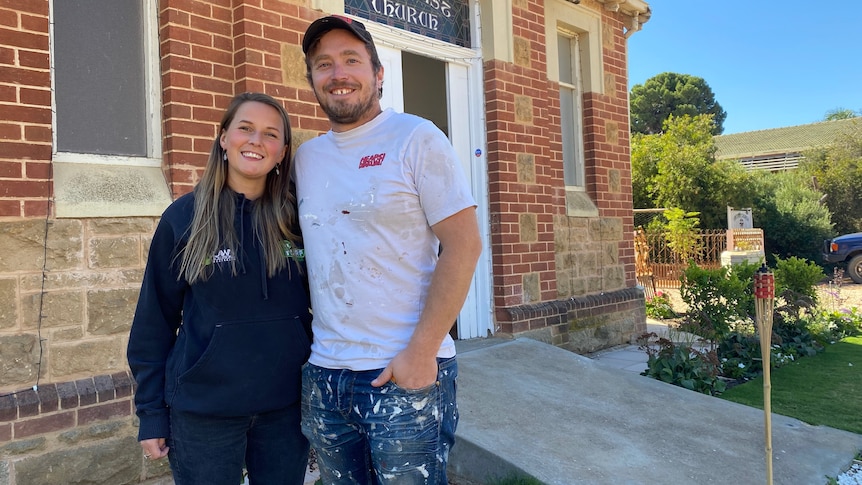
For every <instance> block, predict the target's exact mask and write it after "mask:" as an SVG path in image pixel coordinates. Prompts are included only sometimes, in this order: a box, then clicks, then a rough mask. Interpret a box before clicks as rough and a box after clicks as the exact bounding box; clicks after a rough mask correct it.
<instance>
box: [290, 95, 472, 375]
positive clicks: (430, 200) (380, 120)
mask: <svg viewBox="0 0 862 485" xmlns="http://www.w3.org/2000/svg"><path fill="white" fill-rule="evenodd" d="M295 177H296V182H297V199H298V205H299V218H300V225H301V227H302V234H303V239H304V245H305V252H306V260H307V263H308V275H309V280H310V286H311V304H312V309H313V312H314V323H313V327H314V341H313V343H312V346H311V358H310V359H309V361H310V362H311V363H312V364H314V365H318V366H321V367H327V368H334V369H351V370H370V369H379V368H383V367H385V366H386V365H387V364H389V361H390V360H391V359H392V358H393V357H394V356H395V355H396V354H397V353H398V352H399V351H401V350H402V349H403V348H404V347H406V345H407V342H408V341H409V340H410V337H411V335H412V334H413V329H414V328H415V326H416V324H417V322H418V321H419V316H420V313H421V312H422V308H423V305H424V302H425V297H426V295H427V292H428V286H429V284H430V283H431V275H432V273H433V271H434V267H435V264H436V262H437V254H438V249H439V241H438V240H437V238H436V237H435V236H434V233H433V232H432V231H431V227H430V226H432V225H434V224H436V223H438V222H440V221H442V220H443V219H446V218H447V217H449V216H451V215H454V214H456V213H457V212H460V211H461V210H463V209H466V208H469V207H474V206H475V205H476V203H475V202H474V200H473V196H472V195H471V192H470V187H469V185H468V183H467V181H466V178H465V176H464V174H463V172H462V169H461V167H460V164H459V162H458V159H457V156H456V154H455V151H454V150H453V148H452V145H451V144H450V142H449V140H448V139H447V138H446V136H445V135H444V134H443V133H442V132H441V131H440V130H439V129H438V128H437V127H436V126H434V124H433V123H431V122H430V121H427V120H425V119H423V118H419V117H417V116H413V115H408V114H402V113H396V112H394V111H392V110H386V111H384V112H383V113H381V114H380V115H378V116H377V117H376V118H374V119H373V120H372V121H370V122H368V123H366V124H364V125H362V126H360V127H358V128H355V129H353V130H350V131H347V132H343V133H334V132H332V131H330V132H328V133H326V134H325V135H323V136H320V137H318V138H315V139H313V140H309V141H307V142H305V143H304V144H303V145H302V146H300V148H299V150H297V153H296V173H295ZM437 355H438V357H451V356H454V355H455V344H454V342H453V341H452V339H451V338H450V337H448V336H447V337H446V339H445V340H444V342H443V344H442V345H441V348H440V351H439V352H438V354H437Z"/></svg>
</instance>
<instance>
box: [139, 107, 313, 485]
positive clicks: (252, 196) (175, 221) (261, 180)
mask: <svg viewBox="0 0 862 485" xmlns="http://www.w3.org/2000/svg"><path fill="white" fill-rule="evenodd" d="M289 163H290V123H289V120H288V117H287V113H286V112H285V110H284V108H283V107H282V106H281V105H280V104H279V103H278V102H277V101H276V100H275V99H273V98H272V97H270V96H267V95H265V94H260V93H244V94H240V95H238V96H236V97H235V98H234V99H233V100H232V101H231V103H230V106H229V107H228V109H227V111H226V112H225V114H224V117H223V119H222V121H221V124H220V125H219V135H218V137H217V138H216V139H215V141H214V142H213V147H212V150H211V153H210V156H209V160H208V162H207V166H206V168H205V169H204V173H203V176H202V178H201V180H200V182H199V183H198V185H197V186H196V187H195V189H194V191H193V192H192V193H189V194H186V195H184V196H182V197H180V198H179V199H177V200H176V201H175V202H174V203H173V204H171V205H170V207H168V208H167V210H165V212H164V214H163V215H162V219H161V221H160V222H159V225H158V227H157V228H156V232H155V234H154V236H153V240H152V244H151V246H150V252H149V259H148V261H147V268H146V271H145V273H144V278H143V283H142V286H141V293H140V298H139V300H138V306H137V310H136V312H135V318H134V321H133V323H132V330H131V334H130V336H129V346H128V359H129V365H130V367H131V369H132V373H133V374H134V376H135V381H136V383H137V390H136V392H135V405H136V408H137V415H138V417H139V418H140V430H139V433H138V439H139V440H140V441H141V447H142V448H143V450H144V456H145V457H146V458H147V459H151V460H155V459H159V458H162V457H164V456H167V457H168V459H169V460H170V465H171V470H172V471H173V475H174V481H175V482H176V483H177V485H189V484H206V485H214V484H226V485H237V484H239V483H241V482H242V478H241V473H242V469H243V465H245V467H246V468H247V470H248V477H249V481H250V483H251V484H255V483H261V484H272V483H279V484H282V483H284V484H301V483H303V481H304V477H305V471H306V465H307V462H308V442H307V441H306V439H305V438H304V437H303V436H302V432H301V430H300V410H299V395H300V367H301V366H302V364H303V363H305V361H306V360H307V358H308V354H309V346H310V321H311V318H310V315H309V308H308V307H309V305H308V293H307V288H306V286H305V283H304V273H303V269H302V261H303V256H304V253H303V250H302V249H301V248H300V238H299V235H298V233H297V229H296V228H297V227H298V226H297V220H296V204H295V198H294V197H293V195H291V192H290V190H289V184H290V170H289V167H288V165H289Z"/></svg>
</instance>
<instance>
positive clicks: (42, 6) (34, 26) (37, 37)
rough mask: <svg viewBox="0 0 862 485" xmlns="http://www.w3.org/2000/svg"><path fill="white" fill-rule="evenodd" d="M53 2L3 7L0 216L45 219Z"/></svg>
mask: <svg viewBox="0 0 862 485" xmlns="http://www.w3.org/2000/svg"><path fill="white" fill-rule="evenodd" d="M51 136H52V134H51V72H50V65H49V57H48V1H47V0H17V1H12V0H10V1H6V2H2V3H0V217H45V214H46V212H47V210H48V205H47V200H48V196H49V195H50V190H51V185H50V178H51V165H50V162H51Z"/></svg>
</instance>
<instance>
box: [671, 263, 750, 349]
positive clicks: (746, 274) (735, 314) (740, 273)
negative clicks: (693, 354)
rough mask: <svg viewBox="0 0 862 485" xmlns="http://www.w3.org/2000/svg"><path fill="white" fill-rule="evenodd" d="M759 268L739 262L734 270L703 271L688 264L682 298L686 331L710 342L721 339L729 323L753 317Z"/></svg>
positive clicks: (723, 268)
mask: <svg viewBox="0 0 862 485" xmlns="http://www.w3.org/2000/svg"><path fill="white" fill-rule="evenodd" d="M756 269H757V265H756V264H752V263H746V262H743V263H740V264H738V265H734V266H733V269H732V270H731V269H730V268H728V267H720V268H716V269H708V268H700V267H698V266H697V265H696V264H694V263H693V262H691V263H689V265H688V268H686V270H685V273H684V274H683V277H682V286H681V287H680V296H681V297H682V300H683V301H684V302H685V303H686V304H687V305H688V313H687V314H686V316H685V321H684V324H683V325H684V326H686V327H688V328H687V329H686V330H688V331H691V332H692V333H695V334H697V335H701V336H703V337H705V338H707V339H709V340H712V341H718V340H721V339H722V338H723V337H724V336H725V335H727V334H728V332H729V331H730V323H731V322H734V321H737V320H740V319H746V318H751V317H752V316H753V314H754V295H753V292H752V290H751V288H752V279H751V278H752V275H753V274H754V271H756Z"/></svg>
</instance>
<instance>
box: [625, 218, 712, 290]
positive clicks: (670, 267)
mask: <svg viewBox="0 0 862 485" xmlns="http://www.w3.org/2000/svg"><path fill="white" fill-rule="evenodd" d="M699 240H700V251H698V252H697V253H696V255H695V256H694V258H693V259H694V262H695V263H697V265H698V266H700V267H701V268H718V267H719V266H721V253H722V252H723V251H724V250H725V249H726V248H727V231H725V230H723V229H711V230H705V231H702V232H701V233H700V238H699ZM635 247H636V249H639V250H637V251H635V253H636V255H637V258H636V259H637V264H636V268H637V273H638V280H639V281H640V282H641V284H642V285H644V287H647V284H645V283H644V282H645V281H646V280H647V279H649V280H652V284H653V285H654V287H655V288H679V286H680V281H679V279H680V277H681V276H682V274H683V272H684V271H685V268H687V267H688V262H687V261H682V260H681V259H680V257H679V256H678V255H677V254H675V253H674V252H673V251H672V250H671V249H670V247H668V245H667V240H666V239H665V237H664V234H662V233H654V232H640V231H639V232H638V234H636V236H635ZM644 258H647V259H646V260H644Z"/></svg>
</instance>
